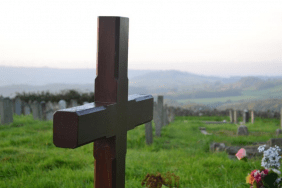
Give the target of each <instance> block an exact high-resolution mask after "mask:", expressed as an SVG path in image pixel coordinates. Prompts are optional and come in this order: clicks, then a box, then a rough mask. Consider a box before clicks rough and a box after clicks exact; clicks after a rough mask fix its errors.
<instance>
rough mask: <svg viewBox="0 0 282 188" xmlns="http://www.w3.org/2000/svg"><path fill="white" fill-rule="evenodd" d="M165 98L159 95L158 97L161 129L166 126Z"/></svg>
mask: <svg viewBox="0 0 282 188" xmlns="http://www.w3.org/2000/svg"><path fill="white" fill-rule="evenodd" d="M163 106H164V96H162V95H159V96H158V103H157V114H158V115H157V116H158V118H159V121H160V126H161V128H162V127H163V126H164V112H163V111H164V108H163Z"/></svg>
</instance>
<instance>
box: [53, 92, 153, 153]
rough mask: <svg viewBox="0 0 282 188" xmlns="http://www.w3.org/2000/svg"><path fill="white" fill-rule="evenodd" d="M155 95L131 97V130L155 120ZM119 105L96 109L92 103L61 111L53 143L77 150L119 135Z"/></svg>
mask: <svg viewBox="0 0 282 188" xmlns="http://www.w3.org/2000/svg"><path fill="white" fill-rule="evenodd" d="M153 101H154V100H153V97H152V96H151V95H138V94H135V95H129V96H128V104H127V108H128V110H127V114H124V115H126V116H127V130H131V129H133V128H134V127H136V126H137V125H140V124H143V123H146V122H149V121H151V120H152V119H153ZM115 112H116V104H115V103H114V104H110V105H105V106H95V103H94V102H93V103H89V104H85V105H82V106H78V107H72V108H67V109H62V110H58V111H56V112H55V114H54V116H53V142H54V144H55V146H56V147H62V148H73V149H74V148H77V147H79V146H82V145H85V144H87V143H90V142H94V141H95V140H98V139H100V138H104V137H107V138H108V137H111V136H114V135H115V132H114V130H115V128H116V126H120V125H116V122H118V121H117V118H119V117H117V113H115Z"/></svg>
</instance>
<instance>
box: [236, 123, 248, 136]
mask: <svg viewBox="0 0 282 188" xmlns="http://www.w3.org/2000/svg"><path fill="white" fill-rule="evenodd" d="M240 135H245V136H248V135H249V131H248V127H246V126H245V125H240V126H239V127H238V129H237V136H240Z"/></svg>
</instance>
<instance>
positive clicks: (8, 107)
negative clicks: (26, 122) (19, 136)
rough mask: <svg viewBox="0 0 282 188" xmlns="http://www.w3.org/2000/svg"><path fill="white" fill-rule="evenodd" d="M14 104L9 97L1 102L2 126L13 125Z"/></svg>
mask: <svg viewBox="0 0 282 188" xmlns="http://www.w3.org/2000/svg"><path fill="white" fill-rule="evenodd" d="M12 106H13V102H12V100H10V99H9V98H8V97H6V98H2V100H0V110H1V112H0V114H1V124H9V123H13V108H12Z"/></svg>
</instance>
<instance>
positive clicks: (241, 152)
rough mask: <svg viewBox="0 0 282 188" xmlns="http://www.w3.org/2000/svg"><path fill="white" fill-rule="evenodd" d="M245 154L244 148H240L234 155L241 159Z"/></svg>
mask: <svg viewBox="0 0 282 188" xmlns="http://www.w3.org/2000/svg"><path fill="white" fill-rule="evenodd" d="M246 156H247V153H246V150H245V149H244V148H241V149H240V150H239V151H238V152H237V153H236V157H237V158H238V159H239V160H241V159H243V158H244V157H246Z"/></svg>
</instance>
